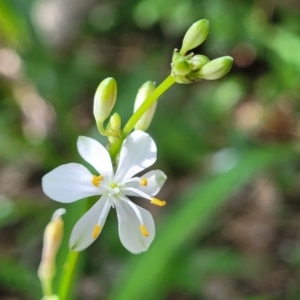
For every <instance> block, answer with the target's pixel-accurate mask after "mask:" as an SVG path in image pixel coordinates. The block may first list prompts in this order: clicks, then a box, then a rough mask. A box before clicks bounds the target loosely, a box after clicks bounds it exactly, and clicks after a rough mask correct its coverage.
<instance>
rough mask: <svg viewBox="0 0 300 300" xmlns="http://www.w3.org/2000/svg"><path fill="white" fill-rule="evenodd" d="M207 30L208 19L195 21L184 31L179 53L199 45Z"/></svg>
mask: <svg viewBox="0 0 300 300" xmlns="http://www.w3.org/2000/svg"><path fill="white" fill-rule="evenodd" d="M208 32H209V21H208V20H205V19H203V20H199V21H197V22H195V23H194V24H193V25H192V26H191V27H190V28H189V29H188V31H187V32H186V34H185V36H184V38H183V41H182V47H181V50H180V54H185V53H186V52H187V51H189V50H191V49H194V48H196V47H198V46H199V45H201V44H202V43H203V41H204V40H205V39H206V37H207V35H208Z"/></svg>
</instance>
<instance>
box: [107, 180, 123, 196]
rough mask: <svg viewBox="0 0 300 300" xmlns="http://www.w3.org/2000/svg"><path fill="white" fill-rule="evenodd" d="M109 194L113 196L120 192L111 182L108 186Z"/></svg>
mask: <svg viewBox="0 0 300 300" xmlns="http://www.w3.org/2000/svg"><path fill="white" fill-rule="evenodd" d="M109 192H110V193H111V194H113V195H115V194H118V193H119V192H120V188H119V187H118V185H117V184H116V183H114V182H113V183H111V184H110V185H109Z"/></svg>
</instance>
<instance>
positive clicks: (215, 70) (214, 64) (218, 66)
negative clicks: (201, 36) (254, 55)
mask: <svg viewBox="0 0 300 300" xmlns="http://www.w3.org/2000/svg"><path fill="white" fill-rule="evenodd" d="M232 63H233V58H232V57H231V56H223V57H219V58H217V59H214V60H212V61H210V62H209V63H207V64H206V65H204V66H203V67H202V68H201V69H200V70H199V72H197V77H198V78H202V79H206V80H214V79H219V78H221V77H223V76H225V75H226V74H227V73H228V72H229V71H230V69H231V67H232Z"/></svg>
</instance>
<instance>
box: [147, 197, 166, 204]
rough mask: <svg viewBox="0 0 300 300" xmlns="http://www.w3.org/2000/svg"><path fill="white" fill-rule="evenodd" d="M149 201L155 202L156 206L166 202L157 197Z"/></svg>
mask: <svg viewBox="0 0 300 300" xmlns="http://www.w3.org/2000/svg"><path fill="white" fill-rule="evenodd" d="M151 203H152V204H155V205H157V206H165V205H166V204H167V202H166V201H162V200H159V199H157V198H152V200H151Z"/></svg>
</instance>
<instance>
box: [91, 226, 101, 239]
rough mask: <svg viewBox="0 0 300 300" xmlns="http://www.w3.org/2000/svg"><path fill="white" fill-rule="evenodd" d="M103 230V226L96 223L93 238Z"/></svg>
mask: <svg viewBox="0 0 300 300" xmlns="http://www.w3.org/2000/svg"><path fill="white" fill-rule="evenodd" d="M100 232H101V226H100V225H98V224H96V225H95V227H94V231H93V239H96V238H97V237H98V235H99V234H100Z"/></svg>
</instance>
